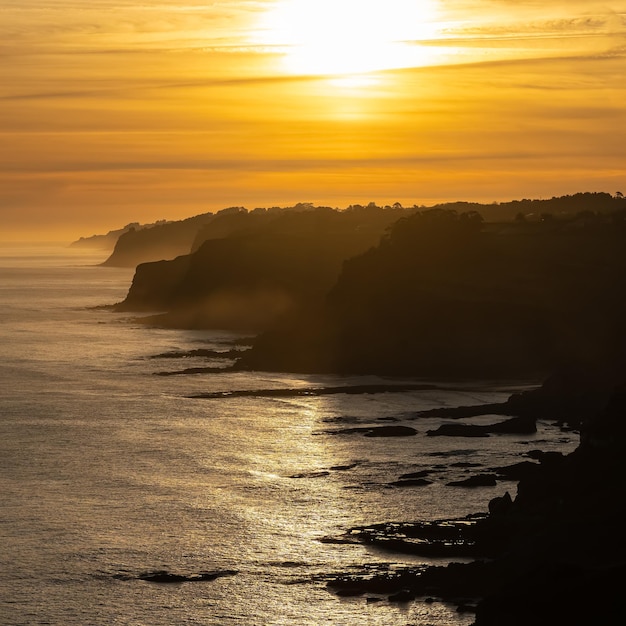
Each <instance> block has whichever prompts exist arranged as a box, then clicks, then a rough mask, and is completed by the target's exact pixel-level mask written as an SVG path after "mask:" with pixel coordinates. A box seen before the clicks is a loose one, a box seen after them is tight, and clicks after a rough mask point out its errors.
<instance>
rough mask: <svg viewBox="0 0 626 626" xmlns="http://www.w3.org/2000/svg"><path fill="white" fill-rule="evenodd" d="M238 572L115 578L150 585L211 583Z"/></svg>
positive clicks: (155, 573)
mask: <svg viewBox="0 0 626 626" xmlns="http://www.w3.org/2000/svg"><path fill="white" fill-rule="evenodd" d="M238 573H239V572H238V571H237V570H216V571H212V572H199V573H198V574H175V573H173V572H169V571H167V570H155V571H152V572H143V573H141V574H139V575H137V576H127V575H118V576H114V578H119V579H121V580H131V579H133V578H134V579H136V580H145V581H146V582H150V583H187V582H192V583H193V582H209V581H212V580H216V579H217V578H222V577H224V576H235V575H236V574H238Z"/></svg>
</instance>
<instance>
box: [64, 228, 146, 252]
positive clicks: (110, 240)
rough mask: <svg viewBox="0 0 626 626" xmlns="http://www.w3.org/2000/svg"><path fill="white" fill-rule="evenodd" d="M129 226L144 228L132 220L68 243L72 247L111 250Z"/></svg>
mask: <svg viewBox="0 0 626 626" xmlns="http://www.w3.org/2000/svg"><path fill="white" fill-rule="evenodd" d="M131 228H134V229H139V228H145V226H143V225H141V224H139V223H138V222H134V223H132V224H127V225H126V226H124V227H123V228H118V229H117V230H110V231H109V232H108V233H106V234H105V235H91V236H90V237H81V238H80V239H77V240H76V241H73V242H72V243H71V244H70V247H72V248H92V249H97V250H113V248H115V244H116V243H117V240H118V239H119V237H120V236H121V235H123V234H124V233H126V232H128V231H129V230H130V229H131Z"/></svg>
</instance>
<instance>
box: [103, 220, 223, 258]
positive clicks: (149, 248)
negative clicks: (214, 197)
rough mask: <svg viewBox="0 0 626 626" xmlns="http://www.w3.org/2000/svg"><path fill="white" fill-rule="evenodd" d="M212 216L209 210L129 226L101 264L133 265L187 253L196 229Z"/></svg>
mask: <svg viewBox="0 0 626 626" xmlns="http://www.w3.org/2000/svg"><path fill="white" fill-rule="evenodd" d="M213 218H214V215H213V214H212V213H204V214H203V215H197V216H195V217H190V218H189V219H186V220H181V221H178V222H167V223H164V224H156V225H154V226H150V227H146V228H142V229H140V230H137V229H135V228H130V229H129V230H128V231H127V232H125V233H123V234H121V235H120V237H119V238H118V240H117V243H116V244H115V248H114V249H113V252H112V254H111V256H110V257H109V258H108V259H107V260H106V261H105V262H104V263H103V265H106V266H110V267H136V266H137V265H139V264H140V263H146V262H148V261H156V260H159V259H172V258H174V257H177V256H179V255H182V254H188V253H189V251H190V250H191V246H192V244H193V241H194V238H195V236H196V233H197V232H198V230H199V229H200V228H201V227H202V226H203V225H204V224H206V223H208V222H210V221H211V220H212V219H213Z"/></svg>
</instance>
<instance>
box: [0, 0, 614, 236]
mask: <svg viewBox="0 0 626 626" xmlns="http://www.w3.org/2000/svg"><path fill="white" fill-rule="evenodd" d="M0 55H1V63H0V148H1V149H0V218H1V222H0V240H7V239H11V238H21V239H23V238H26V237H37V238H42V237H43V238H48V239H54V238H67V239H68V240H71V239H75V238H78V237H79V236H81V235H90V234H93V233H96V232H106V231H107V230H110V229H113V228H117V227H120V226H123V225H124V224H126V223H128V222H131V221H140V222H152V221H155V220H158V219H181V218H184V217H188V216H191V215H195V214H198V213H203V212H206V211H215V210H219V209H221V208H224V207H228V206H234V205H240V206H246V207H247V208H249V209H252V208H255V207H258V206H274V205H278V206H287V205H290V204H294V203H296V202H313V203H314V204H326V205H331V206H337V207H340V208H343V207H345V206H347V205H349V204H354V203H361V204H363V203H364V204H366V203H368V202H370V201H374V202H376V203H379V204H392V203H394V202H396V201H399V202H401V203H402V204H404V205H405V206H411V205H413V204H420V205H421V204H432V203H435V202H441V201H451V200H477V201H484V202H493V201H506V200H511V199H521V198H540V197H552V196H554V195H562V194H567V193H575V192H578V191H606V192H609V193H615V192H617V191H623V192H624V193H626V0H623V1H622V0H619V1H617V0H606V1H604V0H567V1H565V0H542V1H541V2H539V1H537V0H536V1H532V0H530V1H523V0H522V1H519V0H515V1H514V0H485V1H478V0H413V1H410V0H383V1H380V2H378V1H368V0H360V1H357V0H285V1H282V0H275V1H274V0H258V1H256V0H250V1H230V2H219V1H218V2H208V1H207V0H180V1H178V2H175V1H174V0H145V1H143V2H136V1H131V0H89V1H87V0H1V2H0Z"/></svg>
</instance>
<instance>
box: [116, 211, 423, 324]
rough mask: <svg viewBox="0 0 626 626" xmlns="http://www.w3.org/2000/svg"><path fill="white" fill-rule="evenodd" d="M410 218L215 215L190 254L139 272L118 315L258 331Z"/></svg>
mask: <svg viewBox="0 0 626 626" xmlns="http://www.w3.org/2000/svg"><path fill="white" fill-rule="evenodd" d="M410 212H411V210H405V209H402V208H401V207H396V208H388V209H383V208H379V207H358V208H353V209H351V210H346V211H338V210H335V209H331V208H328V207H317V208H314V207H305V208H304V209H302V210H285V211H252V212H250V213H248V212H245V211H237V212H232V213H230V214H226V215H222V216H220V215H218V216H217V217H216V218H215V220H213V221H212V222H211V223H210V224H207V225H206V226H205V228H203V229H202V230H201V231H200V232H199V233H198V236H197V239H198V242H197V245H198V246H199V247H198V248H197V250H196V251H195V252H194V253H193V254H191V255H186V256H181V257H178V258H176V259H175V260H173V261H161V262H156V263H145V264H142V265H140V266H138V267H137V270H136V273H135V277H134V279H133V284H132V286H131V288H130V290H129V293H128V295H127V297H126V299H125V300H124V302H122V303H120V304H119V305H118V307H117V308H118V310H124V311H164V312H167V314H166V315H162V316H160V317H159V318H158V319H156V320H154V321H155V322H158V323H160V324H164V325H173V326H178V327H192V328H207V327H209V328H210V327H219V328H237V329H246V330H250V329H257V330H258V329H262V328H265V327H267V326H268V325H269V324H270V323H271V322H273V321H275V320H276V319H277V318H278V317H279V316H282V315H283V314H285V313H287V312H291V311H293V310H303V309H308V308H311V307H314V306H315V305H316V303H318V302H321V301H322V300H323V298H324V297H325V295H326V293H327V292H328V290H329V289H330V288H331V287H332V285H333V284H334V283H335V281H336V280H337V277H338V275H339V273H340V271H341V267H342V263H343V262H344V261H345V260H346V259H347V258H350V257H352V256H354V255H357V254H360V253H361V252H363V251H364V250H367V249H368V248H370V247H372V246H373V245H375V244H376V243H377V242H378V241H379V239H380V237H381V235H382V233H384V232H385V229H386V228H387V227H388V226H389V225H390V224H391V223H393V222H394V221H396V220H397V219H398V218H399V217H401V216H402V215H407V214H409V213H410Z"/></svg>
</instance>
